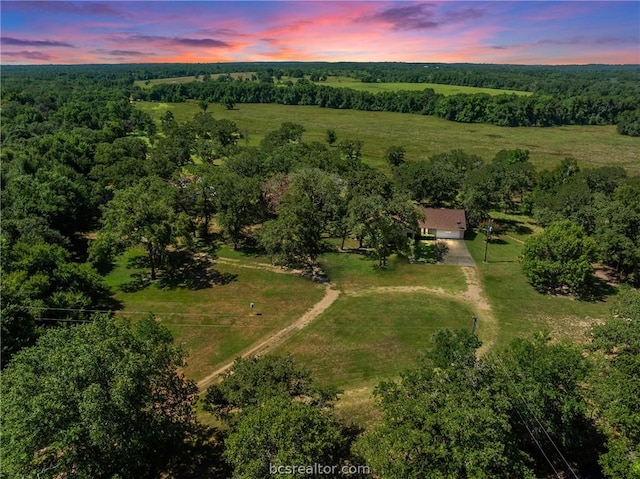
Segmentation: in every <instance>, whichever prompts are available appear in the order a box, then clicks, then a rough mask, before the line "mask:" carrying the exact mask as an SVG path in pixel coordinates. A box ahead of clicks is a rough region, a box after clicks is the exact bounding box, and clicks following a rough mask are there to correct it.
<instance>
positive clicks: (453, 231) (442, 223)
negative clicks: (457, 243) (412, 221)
mask: <svg viewBox="0 0 640 479" xmlns="http://www.w3.org/2000/svg"><path fill="white" fill-rule="evenodd" d="M424 216H425V219H424V220H423V221H420V222H419V223H418V226H419V228H420V235H421V236H427V235H432V236H434V237H435V238H436V239H463V238H464V232H465V230H466V229H467V218H466V216H465V214H464V210H452V209H448V208H424Z"/></svg>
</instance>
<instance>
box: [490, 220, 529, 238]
mask: <svg viewBox="0 0 640 479" xmlns="http://www.w3.org/2000/svg"><path fill="white" fill-rule="evenodd" d="M497 221H498V222H499V223H500V225H501V226H502V229H503V231H504V232H505V233H515V234H519V235H530V234H532V233H533V229H532V228H531V227H529V226H527V225H525V224H524V223H523V222H522V221H517V220H511V219H502V218H501V219H499V220H497Z"/></svg>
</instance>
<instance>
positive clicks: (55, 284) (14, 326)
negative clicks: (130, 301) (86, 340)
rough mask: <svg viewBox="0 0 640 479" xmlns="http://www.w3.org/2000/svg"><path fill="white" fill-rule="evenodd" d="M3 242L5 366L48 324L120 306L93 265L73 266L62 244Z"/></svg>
mask: <svg viewBox="0 0 640 479" xmlns="http://www.w3.org/2000/svg"><path fill="white" fill-rule="evenodd" d="M1 241H2V267H1V269H0V274H1V280H2V309H1V314H2V367H4V366H5V365H6V364H7V363H8V362H9V360H10V359H11V358H12V356H13V355H14V354H15V353H17V352H18V351H19V350H20V349H22V348H24V347H26V346H31V345H33V344H34V341H35V340H36V338H37V337H38V336H39V335H40V334H41V333H42V332H43V331H44V329H45V325H46V326H55V325H57V324H59V323H57V322H56V321H55V320H60V321H63V320H77V321H83V320H84V321H86V320H89V319H90V314H89V313H87V312H84V310H95V309H98V310H112V309H115V308H116V306H117V304H116V302H115V301H114V300H113V299H112V297H111V292H110V291H109V289H108V288H107V287H106V285H105V284H104V281H103V280H102V278H101V277H100V276H99V275H98V274H97V273H96V272H95V271H94V270H93V269H92V268H91V267H90V266H89V265H87V264H80V263H74V262H72V261H71V255H70V254H69V253H68V252H67V251H66V250H65V249H64V248H62V247H61V246H58V245H52V244H47V243H44V242H35V243H32V242H29V241H27V240H24V239H23V240H21V241H19V242H18V243H16V244H15V245H9V242H8V241H7V239H6V238H2V240H1ZM42 318H47V322H46V323H44V322H43V321H42Z"/></svg>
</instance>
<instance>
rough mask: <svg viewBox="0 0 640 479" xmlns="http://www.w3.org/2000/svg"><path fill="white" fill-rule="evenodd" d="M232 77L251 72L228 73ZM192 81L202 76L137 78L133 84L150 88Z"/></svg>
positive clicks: (243, 76) (217, 75)
mask: <svg viewBox="0 0 640 479" xmlns="http://www.w3.org/2000/svg"><path fill="white" fill-rule="evenodd" d="M221 75H223V74H222V73H218V74H215V75H211V78H218V77H219V76H221ZM230 75H231V77H232V78H251V75H253V72H242V73H230ZM193 81H202V76H198V78H196V77H195V76H187V77H172V78H155V79H153V80H137V81H135V82H134V83H133V84H134V85H135V86H137V87H140V88H142V89H147V88H151V87H152V86H154V85H162V84H163V83H169V84H179V83H190V82H193Z"/></svg>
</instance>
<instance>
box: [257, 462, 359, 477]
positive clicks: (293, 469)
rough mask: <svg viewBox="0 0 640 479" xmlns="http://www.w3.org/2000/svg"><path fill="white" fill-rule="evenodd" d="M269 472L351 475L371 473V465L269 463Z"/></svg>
mask: <svg viewBox="0 0 640 479" xmlns="http://www.w3.org/2000/svg"><path fill="white" fill-rule="evenodd" d="M269 474H271V475H274V476H278V475H280V476H290V475H294V474H308V475H310V476H312V475H315V476H318V475H327V476H329V475H333V476H335V475H337V474H340V475H344V476H350V475H354V474H371V469H370V468H369V466H363V465H355V464H344V465H338V464H333V465H328V464H318V463H314V464H298V465H285V464H278V465H276V464H271V463H270V464H269Z"/></svg>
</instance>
